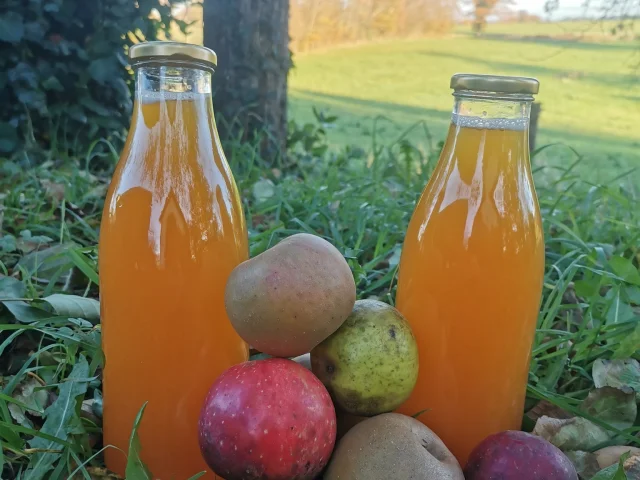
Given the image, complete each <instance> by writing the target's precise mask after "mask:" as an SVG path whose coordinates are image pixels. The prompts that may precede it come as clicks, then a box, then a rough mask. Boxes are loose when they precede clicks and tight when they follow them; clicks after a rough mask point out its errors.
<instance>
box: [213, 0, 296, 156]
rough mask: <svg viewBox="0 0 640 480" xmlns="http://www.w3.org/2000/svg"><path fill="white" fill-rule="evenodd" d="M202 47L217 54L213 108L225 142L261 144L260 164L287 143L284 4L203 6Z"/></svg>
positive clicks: (256, 0)
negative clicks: (261, 159)
mask: <svg viewBox="0 0 640 480" xmlns="http://www.w3.org/2000/svg"><path fill="white" fill-rule="evenodd" d="M203 6H204V45H205V46H207V47H209V48H212V49H213V50H214V51H215V52H216V53H217V54H218V70H217V72H216V74H215V75H214V79H213V85H214V96H215V98H214V105H215V108H216V111H217V114H218V115H219V122H218V126H219V129H220V133H221V135H222V137H223V138H229V137H230V136H233V138H238V139H239V140H242V141H256V140H258V141H259V142H260V154H261V156H262V158H263V159H264V160H267V161H271V162H272V161H274V160H275V159H276V158H278V156H279V155H283V154H284V153H285V149H286V140H287V75H288V72H289V68H290V66H291V56H290V52H289V1H288V0H205V1H204V5H203Z"/></svg>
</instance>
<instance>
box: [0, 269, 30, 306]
mask: <svg viewBox="0 0 640 480" xmlns="http://www.w3.org/2000/svg"><path fill="white" fill-rule="evenodd" d="M25 292H26V288H25V286H24V283H22V282H21V281H20V280H18V279H16V278H13V277H5V276H4V275H0V302H1V301H2V300H5V299H12V298H23V297H24V295H25Z"/></svg>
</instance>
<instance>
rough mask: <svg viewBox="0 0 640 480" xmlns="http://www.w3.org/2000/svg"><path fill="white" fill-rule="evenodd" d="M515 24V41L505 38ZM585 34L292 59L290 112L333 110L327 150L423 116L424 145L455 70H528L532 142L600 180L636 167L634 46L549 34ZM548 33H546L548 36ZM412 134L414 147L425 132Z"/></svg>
mask: <svg viewBox="0 0 640 480" xmlns="http://www.w3.org/2000/svg"><path fill="white" fill-rule="evenodd" d="M518 27H519V28H520V29H522V30H523V31H522V32H520V35H521V37H520V38H515V37H513V36H511V34H513V33H515V32H517V30H518ZM568 31H569V32H574V33H576V34H579V33H580V32H592V31H593V30H589V29H588V25H587V24H586V23H577V22H576V23H574V24H568V25H567V24H542V25H536V24H533V25H528V24H525V25H524V26H522V25H520V26H519V25H517V24H516V25H495V26H490V30H489V33H488V34H487V36H486V37H485V38H475V37H473V36H471V35H469V34H466V33H462V32H463V30H459V31H458V33H455V34H452V35H450V36H448V37H445V38H427V39H410V40H394V41H386V42H380V43H375V44H369V45H362V46H350V47H342V48H335V49H331V50H326V51H318V52H312V53H307V54H300V55H297V56H296V57H294V63H295V68H294V70H293V71H292V72H291V75H290V110H291V114H292V118H294V119H295V120H298V121H309V120H311V119H312V118H313V112H312V106H315V107H316V108H318V109H323V110H326V111H327V112H330V113H333V114H335V115H337V116H338V121H337V123H336V124H335V126H334V128H333V129H332V130H331V131H330V132H329V141H330V143H331V144H332V145H333V146H334V147H338V146H342V145H345V144H358V145H361V146H362V145H371V141H372V139H371V136H372V133H373V127H374V119H375V118H376V117H379V116H382V117H385V119H384V120H379V121H378V122H377V128H376V130H375V131H376V135H377V136H379V137H381V138H382V140H383V141H384V142H388V141H390V140H393V139H394V138H396V137H397V136H398V135H400V134H401V133H402V132H403V131H405V130H406V129H408V128H410V127H411V126H413V125H415V124H416V123H418V122H422V121H423V122H425V123H426V125H427V127H428V129H429V131H430V132H431V135H432V137H433V139H434V141H437V140H440V139H442V138H443V137H444V135H445V132H446V127H447V125H448V122H449V112H450V110H451V106H452V100H453V99H452V97H451V96H450V93H451V91H450V90H449V79H450V77H451V75H452V74H453V73H456V72H477V73H496V74H506V75H527V76H535V77H537V78H538V79H539V80H540V82H541V88H540V94H539V95H538V98H537V99H538V101H539V102H541V103H542V109H543V112H542V115H541V120H540V128H541V131H540V133H539V135H538V142H537V143H538V146H541V145H544V144H548V143H562V144H564V145H567V146H570V147H573V148H574V149H576V151H577V152H579V153H580V154H581V155H584V159H583V161H582V162H581V165H584V166H587V167H588V168H584V169H583V170H584V171H585V172H588V174H589V176H590V178H591V179H592V180H597V181H606V180H607V179H609V178H611V177H613V176H615V175H616V174H618V173H620V172H621V171H623V170H625V169H627V168H632V167H635V166H640V129H639V128H638V125H640V103H639V102H640V81H639V80H638V76H637V75H638V74H639V73H638V69H637V68H634V65H637V64H638V61H639V57H640V54H639V51H640V48H639V45H638V43H637V42H621V41H620V42H611V41H606V40H603V42H602V43H593V42H591V43H589V42H586V41H585V42H572V41H566V40H559V39H553V38H551V37H546V38H545V37H536V38H522V36H525V37H526V36H527V35H531V36H533V35H561V34H562V32H568ZM554 32H555V33H554ZM411 135H412V137H413V140H415V141H417V142H420V143H424V142H425V141H426V135H425V130H424V129H423V128H421V127H420V128H416V129H415V130H414V131H413V133H412V134H411ZM573 155H574V154H573V153H571V152H570V150H569V149H568V148H567V147H566V146H557V147H552V148H549V149H547V150H545V151H544V152H542V154H540V155H539V156H538V157H537V161H538V162H542V163H544V164H565V165H566V164H567V162H569V161H571V156H573Z"/></svg>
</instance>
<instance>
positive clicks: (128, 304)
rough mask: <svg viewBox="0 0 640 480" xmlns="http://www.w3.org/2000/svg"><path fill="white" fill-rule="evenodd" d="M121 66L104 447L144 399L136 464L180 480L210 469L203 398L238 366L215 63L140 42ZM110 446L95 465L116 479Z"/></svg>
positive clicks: (106, 236)
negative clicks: (123, 86) (228, 299)
mask: <svg viewBox="0 0 640 480" xmlns="http://www.w3.org/2000/svg"><path fill="white" fill-rule="evenodd" d="M130 58H131V63H132V66H133V68H134V70H135V74H136V94H135V103H134V112H133V118H132V123H131V128H130V131H129V136H128V139H127V142H126V145H125V147H124V150H123V152H122V155H121V159H120V162H119V164H118V166H117V169H116V172H115V174H114V177H113V180H112V183H111V186H110V189H109V192H108V196H107V199H106V203H105V208H104V215H103V220H102V226H101V232H100V292H101V308H102V325H103V327H102V328H103V348H104V353H105V369H104V444H105V446H106V445H111V446H115V447H117V448H118V449H121V450H123V451H124V452H126V451H127V449H128V443H129V436H130V433H131V429H132V426H133V423H134V419H135V418H136V414H137V412H138V410H139V409H140V408H141V407H142V405H143V404H144V403H145V402H148V403H147V406H146V410H145V412H144V416H143V420H142V423H141V425H140V429H139V435H140V440H141V445H142V460H143V461H144V462H145V463H146V464H147V465H148V467H149V468H150V470H151V472H152V473H153V475H154V478H161V479H163V480H169V479H172V478H174V479H186V478H189V477H190V476H192V475H194V474H196V473H198V472H200V471H203V470H209V469H208V468H207V466H206V464H205V462H204V460H203V459H202V457H201V455H200V449H199V446H198V415H199V413H200V408H201V405H202V402H203V401H204V398H205V395H206V393H207V391H208V389H209V387H210V386H211V384H212V383H213V381H214V380H215V378H216V377H217V376H218V375H219V374H220V373H222V372H223V371H224V370H226V369H227V368H228V367H230V366H231V365H233V364H236V363H239V362H242V361H244V360H246V359H247V355H248V348H247V345H246V344H245V343H244V342H243V341H242V340H241V339H240V337H239V336H238V335H237V334H236V333H235V331H234V330H233V328H232V326H231V324H230V322H229V320H228V319H227V316H226V313H225V309H224V288H225V284H226V281H227V277H228V275H229V274H230V273H231V270H233V268H234V267H235V266H236V265H238V264H239V263H240V262H242V261H244V260H245V259H246V258H247V256H248V245H247V230H246V225H245V220H244V216H243V212H242V207H241V203H240V199H239V196H238V191H237V188H236V185H235V183H234V179H233V177H232V174H231V171H230V169H229V166H228V164H227V162H226V160H225V158H224V154H223V152H222V149H221V147H220V142H219V139H218V134H217V131H216V127H215V123H214V118H213V109H212V102H211V74H212V71H213V68H214V66H215V64H216V57H215V53H213V52H212V51H211V50H208V49H205V48H203V47H199V46H195V45H186V44H176V43H172V42H149V43H144V44H139V45H136V46H134V47H133V48H131V50H130ZM118 449H116V448H107V450H106V452H105V454H106V463H107V466H108V467H109V469H110V470H113V471H115V472H116V473H118V474H120V475H124V471H125V462H126V458H125V454H124V453H122V452H121V451H119V450H118ZM209 471H210V470H209ZM205 478H215V477H214V475H213V474H212V473H209V474H208V476H207V477H205Z"/></svg>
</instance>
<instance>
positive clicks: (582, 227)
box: [0, 124, 640, 479]
mask: <svg viewBox="0 0 640 480" xmlns="http://www.w3.org/2000/svg"><path fill="white" fill-rule="evenodd" d="M296 131H297V132H298V134H296V133H295V132H296ZM303 131H304V132H306V133H304V134H302V133H300V132H303ZM322 132H323V130H322V129H320V128H318V126H314V125H313V124H309V125H307V126H306V127H302V126H298V127H296V128H295V129H294V128H293V127H292V137H291V138H292V139H293V138H298V139H299V141H298V142H296V143H295V144H294V145H292V147H291V151H292V158H293V159H295V160H296V168H295V169H293V170H287V171H285V172H279V171H277V170H276V171H275V173H274V171H273V170H270V169H267V168H265V166H264V165H262V164H261V163H260V161H259V160H257V159H256V157H255V156H254V155H252V148H251V146H250V145H232V146H230V148H228V149H227V150H228V152H229V155H228V156H229V159H230V162H231V164H232V168H233V170H234V172H235V174H236V178H237V179H238V180H239V186H240V190H241V192H242V195H243V197H244V199H245V204H246V207H247V218H248V223H249V225H250V236H251V245H252V254H253V255H255V254H257V253H259V252H261V251H263V250H264V249H266V248H268V247H269V246H271V245H273V244H274V243H276V242H277V241H278V240H279V239H280V238H283V237H285V236H287V235H290V234H292V233H295V232H300V231H306V232H313V233H316V234H318V235H322V236H324V237H325V238H327V239H329V240H330V241H332V242H333V243H334V244H335V245H336V246H337V247H338V248H339V249H340V250H341V251H342V252H343V253H344V254H345V256H346V257H347V258H348V261H349V264H350V266H351V267H352V270H353V272H354V276H355V278H356V281H357V284H358V291H359V295H360V297H364V298H367V297H372V296H375V297H377V298H380V299H382V300H385V301H388V302H391V303H393V299H394V296H395V273H396V269H395V264H396V263H397V255H398V253H399V250H400V248H401V245H402V240H403V236H404V231H405V228H406V225H407V222H408V220H409V217H410V214H411V212H412V209H413V206H414V204H415V201H416V199H417V196H418V194H419V192H420V191H421V190H422V188H423V186H424V184H425V183H426V181H427V179H428V176H429V173H430V171H431V169H432V167H433V165H434V162H435V160H436V158H437V155H438V150H437V148H433V149H432V150H431V151H428V152H427V155H423V154H422V153H421V152H420V150H418V149H412V148H407V144H406V143H400V144H388V145H384V146H380V144H377V146H376V148H375V150H374V149H373V148H368V147H367V146H366V145H365V146H364V148H361V149H342V150H340V151H339V152H337V153H336V152H332V151H331V150H327V149H326V148H325V139H324V135H323V133H322ZM305 143H306V147H305ZM318 155H321V156H322V161H319V159H318ZM407 155H408V156H409V158H407ZM114 161H115V159H114V158H110V159H108V161H107V162H106V164H105V169H104V170H102V171H94V172H93V173H92V172H89V171H88V170H83V169H77V168H73V167H76V165H68V164H61V165H44V166H41V167H36V168H33V169H31V170H27V171H25V172H18V171H17V170H14V167H13V164H11V163H10V162H6V161H5V162H3V163H2V164H1V165H2V166H1V167H0V168H2V173H3V175H1V176H0V178H1V179H3V180H2V182H1V183H0V191H2V192H5V194H4V195H5V196H4V198H3V205H4V206H3V215H4V221H3V225H2V232H3V236H2V238H0V251H1V253H0V259H1V263H0V270H1V271H2V272H3V273H4V274H5V275H11V276H9V277H0V302H2V303H3V304H4V309H3V311H2V313H0V352H1V353H2V361H1V362H0V371H2V372H4V373H3V375H4V376H3V377H2V379H0V387H1V388H2V390H1V394H0V442H1V444H2V452H3V456H2V457H0V465H2V466H3V468H4V470H3V475H2V478H43V477H41V476H39V475H40V474H42V475H45V472H48V473H46V475H49V476H48V477H47V478H52V479H56V478H66V477H68V476H70V475H71V474H72V473H73V475H76V476H77V478H90V477H91V475H94V477H95V476H96V475H98V474H99V473H100V472H102V470H101V463H100V452H101V449H102V448H103V445H102V444H101V440H100V435H99V433H100V415H101V410H100V406H101V395H100V368H101V362H102V357H101V353H100V327H99V324H98V323H97V321H98V319H97V316H96V313H95V312H94V310H92V309H93V308H95V305H94V304H92V303H91V301H90V300H86V298H83V297H88V298H96V297H97V293H98V290H97V286H96V283H97V281H98V272H97V269H96V250H95V243H96V239H97V237H98V234H97V228H98V222H99V217H100V211H101V207H102V199H103V197H104V189H105V187H106V185H107V182H108V180H109V173H110V169H111V166H112V165H113V162H114ZM580 161H583V160H582V159H580V158H577V162H578V163H575V164H574V165H573V166H572V167H567V168H564V169H562V170H561V171H559V172H558V171H556V173H555V175H554V176H556V177H558V178H557V180H554V181H553V182H550V181H548V178H550V177H549V176H547V175H545V171H546V170H548V169H550V168H551V167H545V166H539V167H537V168H536V173H535V175H536V180H537V181H538V194H539V198H540V204H541V209H542V212H543V218H544V226H545V236H546V245H547V251H546V275H545V282H544V299H543V302H542V306H541V311H540V316H539V323H538V335H537V337H536V343H535V347H534V351H533V360H532V365H531V375H530V387H529V400H528V408H530V407H532V406H534V405H535V404H537V402H538V401H539V400H540V399H544V400H546V401H548V402H551V403H552V404H554V405H556V406H560V407H562V408H563V409H565V410H568V411H571V412H577V411H579V410H578V408H579V405H580V402H581V400H582V399H583V398H585V397H586V395H587V392H588V391H589V390H590V389H592V388H593V385H594V382H593V378H592V374H591V370H592V366H593V363H594V361H596V360H598V359H612V358H630V357H635V358H640V350H638V348H639V347H640V322H639V320H640V311H639V309H640V274H639V273H638V260H639V257H640V252H639V250H638V245H639V243H640V242H639V241H638V240H639V239H640V213H639V212H638V210H637V208H635V206H636V205H637V202H638V191H637V190H632V189H630V188H629V187H628V185H627V184H626V183H625V181H624V180H625V178H624V177H621V178H618V179H615V180H611V181H609V182H608V183H606V184H594V183H591V182H587V181H585V180H583V179H582V178H581V177H580V174H579V169H578V165H579V162H580ZM7 173H12V175H7ZM8 178H12V180H11V181H9V180H7V179H8ZM267 179H268V180H270V181H271V182H273V183H274V185H275V189H274V193H273V195H272V196H270V197H267V198H266V199H265V198H263V199H261V200H259V201H258V200H257V199H256V198H255V197H254V195H253V187H254V185H255V183H256V182H258V181H265V180H267ZM542 179H544V180H542ZM63 187H64V194H63V195H62V194H61V190H62V188H63ZM55 292H65V293H67V294H74V295H78V296H79V297H65V298H67V299H68V300H69V301H66V302H64V301H63V302H62V303H60V302H59V301H54V299H53V298H52V297H49V295H50V294H52V293H55ZM20 299H26V301H23V300H20ZM83 302H85V303H83ZM78 303H80V305H78ZM79 317H81V318H79ZM38 392H46V393H45V394H44V395H42V393H41V394H40V395H38ZM54 393H57V395H58V396H57V400H55V401H54V402H53V403H51V402H52V401H53V399H54V398H56V397H55V396H53V395H54ZM490 394H491V392H487V395H490ZM64 395H66V396H67V397H68V398H69V399H71V400H73V401H71V402H67V403H65V404H62V403H61V402H60V401H59V399H60V398H61V397H62V396H64ZM74 399H75V400H74ZM80 407H81V408H80ZM45 408H48V410H46V413H45ZM54 412H55V414H54ZM20 413H22V415H20ZM582 414H584V415H587V416H589V417H590V418H591V419H592V420H593V421H594V422H596V423H597V424H599V425H602V426H604V427H605V428H606V429H607V431H609V432H610V433H609V434H608V435H609V436H608V437H607V438H609V440H608V441H607V442H604V444H607V443H620V442H623V443H628V444H640V440H638V437H635V436H634V433H635V432H637V431H638V429H639V428H638V427H639V426H640V424H638V423H637V422H635V425H636V426H628V428H625V429H619V428H616V427H613V426H612V425H611V424H609V423H607V422H606V421H605V420H602V419H601V418H599V417H598V416H595V417H594V416H590V415H588V414H587V413H585V412H582ZM63 419H64V422H63V421H62V420H63ZM527 424H529V425H528V426H529V428H530V427H531V426H532V425H531V419H528V417H525V423H524V425H525V427H526V426H527ZM58 426H61V428H56V427H58ZM612 432H613V433H612ZM36 465H38V467H37V468H34V467H35V466H36ZM74 472H75V473H74ZM194 473H196V472H194Z"/></svg>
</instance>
